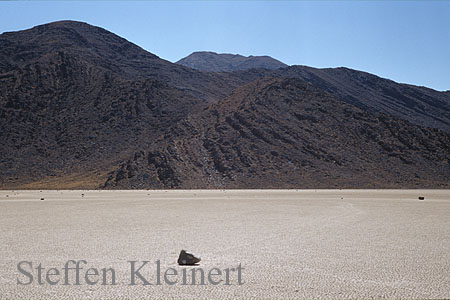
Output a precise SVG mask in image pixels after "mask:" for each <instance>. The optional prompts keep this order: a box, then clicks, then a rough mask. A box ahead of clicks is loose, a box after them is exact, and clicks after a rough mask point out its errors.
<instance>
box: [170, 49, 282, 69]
mask: <svg viewBox="0 0 450 300" xmlns="http://www.w3.org/2000/svg"><path fill="white" fill-rule="evenodd" d="M175 63H176V64H179V65H183V66H186V67H189V68H193V69H196V70H200V71H208V72H232V71H240V70H248V69H269V70H274V69H279V68H284V67H287V66H288V65H286V64H285V63H282V62H281V61H279V60H277V59H275V58H272V57H270V56H267V55H263V56H253V55H250V56H243V55H240V54H230V53H216V52H212V51H196V52H193V53H191V54H189V55H188V56H186V57H184V58H182V59H180V60H178V61H177V62H175Z"/></svg>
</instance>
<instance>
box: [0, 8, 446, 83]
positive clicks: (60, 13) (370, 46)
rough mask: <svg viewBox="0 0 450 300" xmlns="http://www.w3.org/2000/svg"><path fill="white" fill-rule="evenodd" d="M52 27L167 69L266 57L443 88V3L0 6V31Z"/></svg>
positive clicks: (444, 80)
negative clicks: (145, 54) (106, 42)
mask: <svg viewBox="0 0 450 300" xmlns="http://www.w3.org/2000/svg"><path fill="white" fill-rule="evenodd" d="M57 20H78V21H84V22H88V23H90V24H93V25H97V26H101V27H103V28H105V29H107V30H110V31H112V32H114V33H116V34H118V35H120V36H122V37H124V38H126V39H128V40H129V41H131V42H133V43H136V44H138V45H139V46H141V47H142V48H144V49H146V50H148V51H150V52H152V53H155V54H156V55H158V56H160V57H161V58H164V59H167V60H169V61H176V60H178V59H180V58H182V57H184V56H187V55H188V54H190V53H191V52H193V51H199V50H210V51H215V52H221V53H222V52H226V53H239V54H243V55H270V56H273V57H275V58H277V59H279V60H281V61H283V62H285V63H287V64H290V65H293V64H297V65H308V66H313V67H338V66H345V67H349V68H353V69H358V70H363V71H367V72H370V73H374V74H377V75H379V76H382V77H387V78H390V79H393V80H395V81H398V82H404V83H411V84H416V85H424V86H428V87H431V88H434V89H437V90H449V89H450V1H411V2H410V1H315V2H313V1H248V2H247V1H228V2H221V1H197V2H191V1H167V2H159V1H137V2H131V1H98V2H96V1H80V2H77V1H67V2H65V1H48V2H40V1H27V2H16V1H3V2H0V32H5V31H15V30H21V29H26V28H30V27H33V26H35V25H38V24H43V23H48V22H52V21H57Z"/></svg>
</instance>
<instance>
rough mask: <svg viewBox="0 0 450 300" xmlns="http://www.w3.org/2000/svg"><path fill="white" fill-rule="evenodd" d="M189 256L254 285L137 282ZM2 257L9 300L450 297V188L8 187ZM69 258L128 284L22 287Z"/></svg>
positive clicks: (1, 280)
mask: <svg viewBox="0 0 450 300" xmlns="http://www.w3.org/2000/svg"><path fill="white" fill-rule="evenodd" d="M82 194H84V195H82ZM419 196H425V200H424V201H420V200H418V197H419ZM41 198H44V200H40V199H41ZM181 249H186V250H188V251H192V252H194V253H195V254H198V255H199V256H200V257H201V258H202V261H201V263H200V265H199V266H198V267H201V268H203V269H204V270H205V271H208V270H210V269H211V268H214V267H217V268H219V269H222V270H223V269H226V268H233V267H236V266H238V264H241V265H242V267H243V268H244V269H243V271H242V277H243V278H242V279H243V281H244V284H242V285H238V284H237V282H236V281H234V282H233V284H231V285H229V286H226V285H223V284H219V285H216V286H215V285H211V284H206V285H196V286H191V285H184V286H183V285H179V284H176V285H172V286H170V285H167V284H162V285H149V286H143V285H139V284H138V285H135V286H130V285H129V283H130V265H129V263H127V262H128V261H145V260H148V261H150V262H151V264H152V266H150V267H149V268H150V269H151V272H150V271H149V277H150V276H151V274H152V273H153V269H154V265H153V264H154V263H155V262H156V261H157V260H160V262H161V268H163V269H167V268H169V267H173V268H175V269H176V270H178V271H181V270H182V269H183V267H180V266H178V265H177V263H176V260H177V258H178V253H179V251H180V250H181ZM0 253H1V256H0V299H156V298H159V299H163V298H164V299H231V298H233V299H234V298H235V299H269V298H270V299H288V298H289V299H307V298H308V299H310V298H320V299H327V298H329V299H344V298H345V299H347V298H364V299H368V298H377V299H379V298H389V299H394V298H414V299H423V298H450V190H217V191H215V190H214V191H212V190H201V191H200V190H190V191H181V190H180V191H146V190H141V191H55V190H53V191H0ZM70 259H73V260H86V261H87V262H88V263H87V266H92V267H97V268H99V269H100V268H103V267H113V268H114V269H115V271H116V276H117V278H116V281H117V285H115V286H111V285H106V286H103V285H100V284H97V285H87V284H86V283H85V282H82V284H81V285H79V286H74V285H62V284H57V285H49V284H48V283H44V284H42V285H40V284H38V283H37V282H36V280H34V282H33V284H31V285H18V284H17V282H16V281H17V280H18V279H20V280H22V281H26V279H27V277H25V276H24V275H22V274H20V273H19V272H18V269H17V264H18V263H19V262H20V261H31V262H33V267H35V266H36V265H37V264H39V263H41V265H42V267H45V268H49V267H56V268H59V269H60V270H61V268H62V267H63V265H64V263H65V262H66V261H67V260H70ZM72 272H73V270H72ZM143 273H144V272H143ZM34 274H36V273H34ZM34 279H36V278H34ZM233 280H234V279H233Z"/></svg>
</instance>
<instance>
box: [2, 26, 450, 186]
mask: <svg viewBox="0 0 450 300" xmlns="http://www.w3.org/2000/svg"><path fill="white" fill-rule="evenodd" d="M267 76H269V77H270V78H266V77H267ZM233 91H234V92H233ZM449 96H450V95H449V93H444V92H437V91H434V90H430V89H427V88H423V87H416V86H410V85H404V84H398V83H395V82H392V81H390V80H387V79H382V78H379V77H376V76H374V75H371V74H367V73H363V72H359V71H354V70H349V69H343V68H341V69H314V68H309V67H303V66H294V67H287V68H283V69H276V70H268V69H249V70H244V71H235V72H219V73H215V72H204V71H198V70H194V69H191V68H188V67H185V66H181V65H177V64H173V63H170V62H168V61H165V60H162V59H160V58H158V57H157V56H156V55H153V54H151V53H149V52H147V51H145V50H143V49H141V48H140V47H138V46H136V45H134V44H131V43H129V42H128V41H126V40H125V39H123V38H121V37H118V36H116V35H114V34H112V33H110V32H108V31H106V30H104V29H101V28H98V27H94V26H91V25H88V24H85V23H80V22H73V21H62V22H55V23H51V24H46V25H41V26H37V27H34V28H32V29H29V30H24V31H19V32H11V33H4V34H1V35H0V140H1V144H0V187H1V188H14V189H15V188H98V187H106V188H144V187H145V188H162V187H176V188H190V187H202V188H214V187H247V188H253V187H298V188H300V187H336V186H339V187H442V186H445V187H448V185H449V184H450V180H449V177H450V176H449V174H450V172H449V167H448V163H449V162H448V157H450V155H449V153H448V152H449V150H448V147H449V140H448V139H449V133H448V132H449V129H448V120H449V115H448V114H449V109H448V107H449V103H450V100H449ZM401 119H406V120H409V121H404V120H401ZM429 127H436V128H440V129H442V130H443V131H441V130H438V129H432V128H429ZM445 131H447V133H445Z"/></svg>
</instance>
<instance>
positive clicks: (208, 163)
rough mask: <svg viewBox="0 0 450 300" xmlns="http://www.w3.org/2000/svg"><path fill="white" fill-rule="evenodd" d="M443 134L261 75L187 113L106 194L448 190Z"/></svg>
mask: <svg viewBox="0 0 450 300" xmlns="http://www.w3.org/2000/svg"><path fill="white" fill-rule="evenodd" d="M449 157H450V135H448V134H446V133H444V132H442V131H439V130H436V129H429V128H423V127H419V126H415V125H412V124H410V123H409V122H407V121H403V120H399V119H393V118H392V117H390V116H388V115H384V114H374V113H370V112H366V111H364V110H362V109H360V108H357V107H355V106H353V105H349V104H346V103H344V102H342V101H341V100H339V99H336V98H334V97H332V96H330V95H329V94H327V93H325V92H323V91H321V90H319V89H316V88H314V87H313V86H312V85H310V84H307V83H304V82H303V81H300V80H298V79H280V78H265V79H261V80H258V81H255V82H252V83H250V84H248V85H246V86H243V87H241V88H239V89H238V90H237V91H235V92H234V93H233V94H232V95H231V96H230V97H228V98H226V99H223V100H222V101H220V102H219V103H217V104H215V105H212V106H210V107H209V108H208V109H206V110H204V111H203V112H201V113H199V114H197V115H191V116H189V117H188V118H187V119H185V120H184V121H183V122H181V123H179V124H178V125H177V126H176V127H175V128H173V129H172V130H171V131H170V133H168V134H166V135H165V136H164V137H163V138H161V139H160V140H158V141H157V142H155V143H154V144H153V145H152V146H151V147H150V148H148V149H143V150H141V151H137V152H135V153H134V154H133V156H132V157H131V158H130V159H129V160H128V161H126V162H124V163H123V164H121V165H120V167H119V168H118V169H117V170H116V171H114V172H112V173H111V174H110V176H109V178H108V180H107V182H106V183H105V187H107V188H124V187H127V188H148V187H158V188H181V187H182V188H248V187H252V188H330V187H346V188H351V187H358V188H380V187H406V186H408V187H421V188H426V187H449V186H450V182H449V180H448V179H449V174H450V169H449Z"/></svg>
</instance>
